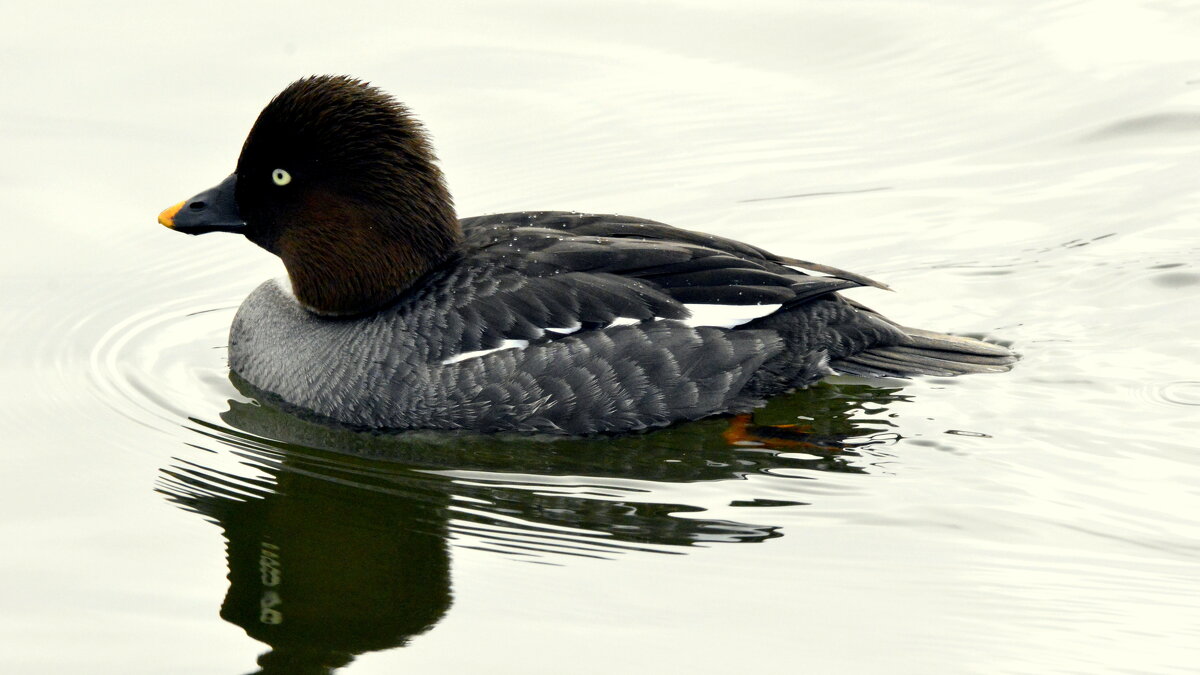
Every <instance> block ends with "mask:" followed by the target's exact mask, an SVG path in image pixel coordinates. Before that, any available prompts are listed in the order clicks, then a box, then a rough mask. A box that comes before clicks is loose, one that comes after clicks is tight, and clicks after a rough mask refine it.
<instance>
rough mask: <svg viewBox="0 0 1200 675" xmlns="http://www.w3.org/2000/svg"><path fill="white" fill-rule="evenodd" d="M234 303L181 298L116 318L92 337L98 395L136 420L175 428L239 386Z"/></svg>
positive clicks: (92, 370) (92, 368)
mask: <svg viewBox="0 0 1200 675" xmlns="http://www.w3.org/2000/svg"><path fill="white" fill-rule="evenodd" d="M236 309H237V307H236V305H231V304H229V303H228V302H217V303H214V302H211V301H209V302H200V301H199V299H198V298H183V299H179V300H175V301H172V302H170V303H167V304H164V305H159V306H155V307H152V308H149V309H145V310H143V311H140V312H138V313H136V314H133V315H131V316H129V317H128V318H126V319H124V320H122V321H120V322H118V323H116V324H115V325H113V326H112V327H111V328H109V329H108V330H107V331H106V332H104V334H103V335H102V336H101V337H100V339H99V340H97V341H96V342H95V346H94V347H93V348H92V351H91V354H90V359H89V361H90V363H89V369H88V370H89V373H90V374H91V376H92V384H93V385H94V387H95V389H96V390H97V391H98V393H99V395H100V397H101V398H102V399H103V400H104V402H105V403H107V404H109V406H110V407H112V408H114V409H115V410H116V411H117V412H119V413H121V414H122V415H124V416H126V417H128V418H130V419H132V420H135V421H137V422H139V423H142V424H145V425H148V426H153V427H156V428H162V427H163V426H164V424H163V423H164V422H165V423H166V426H168V427H169V428H171V429H175V428H177V427H178V425H179V424H180V423H181V422H184V421H186V420H187V419H188V418H189V417H196V416H197V415H198V414H202V413H207V412H210V411H212V410H213V409H214V406H216V405H218V404H223V403H224V402H225V400H226V399H228V398H229V397H231V396H237V393H236V391H235V390H234V389H233V388H232V386H231V385H230V384H229V381H228V379H227V375H226V374H227V372H228V369H227V366H226V334H227V332H228V330H229V322H230V320H231V319H232V318H233V313H234V311H235V310H236Z"/></svg>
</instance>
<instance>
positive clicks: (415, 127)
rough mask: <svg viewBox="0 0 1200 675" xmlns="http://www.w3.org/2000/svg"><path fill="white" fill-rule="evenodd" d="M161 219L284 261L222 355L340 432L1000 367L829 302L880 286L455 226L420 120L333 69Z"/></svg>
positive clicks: (508, 423) (694, 413) (749, 398)
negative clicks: (847, 378)
mask: <svg viewBox="0 0 1200 675" xmlns="http://www.w3.org/2000/svg"><path fill="white" fill-rule="evenodd" d="M158 221H159V223H160V224H162V225H165V226H166V227H168V228H171V229H173V230H175V231H177V232H182V233H185V234H192V235H199V234H205V233H209V232H230V233H236V234H241V235H243V236H245V237H246V238H247V239H249V240H250V241H251V242H253V243H255V244H257V245H258V246H260V247H262V248H264V249H266V250H267V251H270V252H271V253H273V254H275V255H276V256H278V257H279V258H280V259H281V260H282V261H283V266H284V268H285V269H286V273H287V274H286V277H285V278H280V279H272V280H268V281H266V282H264V283H262V284H261V285H259V286H258V287H257V288H256V289H255V290H254V291H253V292H251V293H250V295H249V296H248V297H247V298H246V299H245V300H244V301H243V302H242V304H241V306H240V307H239V308H238V310H237V312H236V314H235V316H234V318H233V321H232V324H231V326H230V332H229V342H228V346H229V349H228V357H229V367H230V369H231V371H233V373H234V374H235V375H237V376H238V377H239V378H240V379H241V380H242V381H244V382H245V383H247V384H249V385H250V386H251V388H252V389H254V390H256V391H259V392H263V393H264V394H265V395H266V396H268V397H270V399H271V400H272V401H274V402H276V403H278V404H280V405H282V406H284V407H285V408H287V409H288V410H289V411H293V412H296V413H299V414H303V415H305V416H307V417H311V418H315V419H318V420H321V421H324V422H328V423H330V424H335V425H340V426H346V427H351V428H355V429H364V430H372V431H378V432H392V431H397V432H399V431H408V430H418V429H420V430H459V431H466V432H481V433H495V432H522V433H549V434H565V435H573V436H586V435H593V434H619V433H626V432H636V431H642V430H647V429H653V428H656V427H663V426H667V425H671V424H675V423H680V422H684V421H688V420H696V419H700V418H705V417H710V416H716V415H745V414H747V413H749V412H751V411H753V410H754V409H755V408H757V407H759V406H762V405H764V403H765V402H766V401H767V400H768V399H770V398H771V397H774V396H778V395H781V394H784V393H787V392H790V391H793V390H795V389H798V388H803V387H807V386H810V385H813V384H814V383H816V382H818V381H820V380H822V379H823V378H825V377H827V376H830V375H838V374H842V375H857V376H865V377H901V378H907V377H913V376H920V375H934V376H955V375H963V374H968V373H995V372H1004V371H1007V370H1009V369H1010V368H1012V366H1013V364H1014V363H1015V362H1016V360H1017V355H1016V354H1015V353H1014V352H1013V351H1011V350H1010V349H1009V348H1008V347H1005V346H1003V345H1000V344H996V343H992V342H986V341H983V340H978V339H974V338H969V337H962V336H955V335H949V334H945V333H937V332H933V331H927V330H921V329H915V328H908V327H905V326H903V325H901V324H899V323H897V322H894V321H892V320H890V319H887V318H885V317H884V316H882V315H881V314H879V313H877V312H875V311H872V310H871V309H869V308H867V307H866V306H864V305H862V304H860V303H858V302H856V301H854V300H852V299H849V298H846V297H844V296H843V295H842V294H841V292H842V291H845V290H847V289H851V288H856V287H876V288H881V289H886V288H887V286H885V285H884V284H882V283H879V282H876V281H874V280H872V279H869V278H867V277H865V276H862V275H859V274H855V273H852V272H847V271H845V270H841V269H838V268H835V267H832V266H828V265H822V264H819V263H813V262H808V261H804V260H801V259H798V258H792V257H788V256H784V255H779V254H775V253H772V252H769V251H767V250H764V249H762V248H759V247H756V246H751V245H749V244H746V243H743V242H739V241H736V240H733V239H728V238H724V237H720V236H716V235H712V234H706V233H702V232H697V231H691V230H686V229H681V228H676V227H672V226H670V225H666V224H663V223H660V222H656V221H652V220H646V219H643V218H635V217H629V216H621V215H600V214H587V213H577V212H566V211H528V212H519V213H502V214H493V215H483V216H477V217H469V218H462V219H460V218H459V217H458V216H457V215H456V212H455V209H454V206H453V201H452V199H451V196H450V192H449V190H448V189H447V186H446V181H445V179H444V177H443V175H442V172H441V170H440V169H439V168H438V165H437V159H436V157H435V154H434V151H433V147H432V144H431V142H430V140H429V136H428V134H427V132H426V131H425V128H424V126H423V125H422V124H421V123H420V122H419V121H418V120H417V119H416V118H415V117H414V115H413V114H412V113H411V112H410V111H409V109H408V108H407V107H406V106H404V105H403V104H402V103H400V102H399V101H397V100H396V99H395V98H393V97H392V96H391V95H389V94H388V93H386V92H384V91H383V90H381V89H379V88H377V87H375V86H373V85H371V84H369V83H367V82H364V81H362V80H359V79H356V78H353V77H349V76H342V75H319V76H311V77H305V78H302V79H300V80H297V81H295V82H293V83H291V84H290V85H288V86H287V87H286V88H285V89H284V90H283V91H282V92H280V93H279V94H278V95H277V96H275V97H274V98H273V99H271V101H270V102H269V103H268V104H267V105H266V107H265V108H264V109H263V110H262V111H261V113H260V114H259V116H258V118H257V120H256V121H255V123H254V124H253V126H252V127H251V129H250V133H249V135H248V136H247V138H246V140H245V143H244V145H243V146H242V150H241V154H240V156H239V157H238V160H237V164H236V169H235V170H234V172H233V173H232V174H230V175H229V176H228V177H227V178H225V179H224V180H222V181H221V182H220V183H219V184H217V185H216V186H215V187H213V188H210V189H208V190H205V191H203V192H201V193H199V194H197V195H196V196H195V197H192V198H191V199H187V200H184V201H182V202H180V203H178V204H176V205H174V206H172V207H170V208H167V209H166V210H164V211H163V212H162V213H161V214H160V215H159V217H158Z"/></svg>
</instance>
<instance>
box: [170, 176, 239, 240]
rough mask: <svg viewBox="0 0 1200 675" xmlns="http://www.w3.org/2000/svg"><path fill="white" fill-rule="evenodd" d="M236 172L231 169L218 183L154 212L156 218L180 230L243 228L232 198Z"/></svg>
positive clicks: (189, 231)
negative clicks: (156, 212) (158, 212)
mask: <svg viewBox="0 0 1200 675" xmlns="http://www.w3.org/2000/svg"><path fill="white" fill-rule="evenodd" d="M236 188H237V174H236V173H231V174H229V177H228V178H226V179H225V180H223V181H221V183H220V185H217V186H216V187H214V188H209V189H208V190H205V191H204V192H201V193H200V194H198V195H196V196H195V197H192V198H191V199H188V200H185V201H182V202H179V203H178V204H176V205H175V206H172V207H171V208H169V209H167V210H165V211H163V212H162V213H160V214H158V222H159V223H161V224H163V225H166V226H167V227H169V228H171V229H172V230H176V231H178V232H183V233H184V234H204V233H205V232H245V231H246V221H244V220H242V215H241V214H240V213H239V212H238V207H237V201H236V200H235V199H234V198H233V195H234V192H235V190H236Z"/></svg>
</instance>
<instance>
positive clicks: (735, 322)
mask: <svg viewBox="0 0 1200 675" xmlns="http://www.w3.org/2000/svg"><path fill="white" fill-rule="evenodd" d="M684 307H687V308H688V311H690V312H691V313H692V315H691V316H690V317H688V318H686V319H683V322H684V323H686V324H687V325H689V326H692V327H693V328H694V327H696V326H716V327H718V328H734V327H735V326H740V325H742V324H744V323H749V322H751V321H753V320H755V319H759V318H762V317H764V316H767V315H768V314H774V313H775V311H776V310H778V309H779V308H780V307H783V305H709V304H701V303H696V304H685V305H684Z"/></svg>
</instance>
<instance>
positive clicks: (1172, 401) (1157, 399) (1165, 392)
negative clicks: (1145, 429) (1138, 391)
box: [1142, 380, 1200, 406]
mask: <svg viewBox="0 0 1200 675" xmlns="http://www.w3.org/2000/svg"><path fill="white" fill-rule="evenodd" d="M1142 394H1143V395H1144V396H1145V398H1147V399H1149V400H1150V401H1153V402H1154V403H1165V404H1168V405H1187V406H1200V380H1180V381H1178V382H1166V383H1156V384H1150V385H1146V386H1145V387H1143V388H1142Z"/></svg>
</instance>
